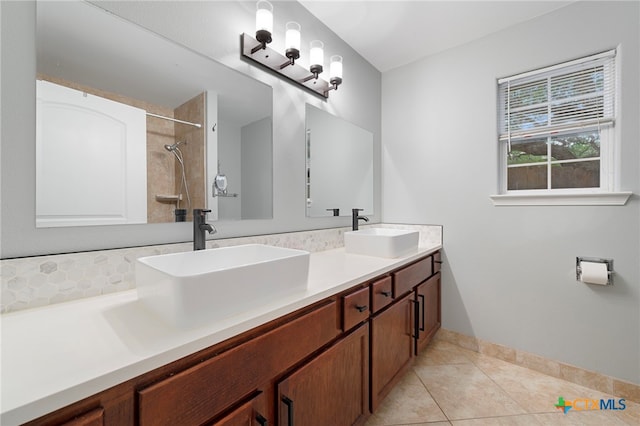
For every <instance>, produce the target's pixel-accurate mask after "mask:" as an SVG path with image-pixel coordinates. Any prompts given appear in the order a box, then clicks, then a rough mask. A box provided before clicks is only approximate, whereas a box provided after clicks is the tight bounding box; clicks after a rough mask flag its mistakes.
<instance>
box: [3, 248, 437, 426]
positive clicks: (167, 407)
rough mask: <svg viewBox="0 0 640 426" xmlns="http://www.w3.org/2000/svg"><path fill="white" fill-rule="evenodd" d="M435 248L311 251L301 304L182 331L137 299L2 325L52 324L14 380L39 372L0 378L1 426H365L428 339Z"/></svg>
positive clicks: (93, 303)
mask: <svg viewBox="0 0 640 426" xmlns="http://www.w3.org/2000/svg"><path fill="white" fill-rule="evenodd" d="M440 248H441V246H439V245H437V246H432V247H420V248H419V250H418V251H417V252H416V253H414V254H412V255H409V256H405V257H402V258H397V259H384V258H375V257H371V256H361V255H354V254H348V253H345V251H344V249H334V250H327V251H325V252H318V253H312V254H311V262H310V270H309V284H308V288H307V291H306V292H305V293H304V294H301V295H297V296H292V297H291V298H283V300H282V301H281V302H280V303H278V304H270V305H269V306H265V307H264V308H261V309H253V310H252V311H251V312H248V313H246V314H244V315H238V316H235V317H234V318H231V319H229V320H226V321H220V322H219V323H217V324H208V325H205V326H202V327H196V328H191V329H179V328H176V327H175V326H171V325H168V324H165V323H162V322H161V321H158V322H156V320H157V318H156V317H154V316H153V315H152V313H151V312H145V311H144V308H143V306H142V305H140V304H139V302H138V301H137V295H136V292H135V291H132V292H127V293H128V294H119V295H112V296H103V297H100V298H95V300H85V301H78V302H73V303H70V304H65V305H59V306H57V307H51V308H43V309H42V312H36V311H40V310H35V311H33V312H31V313H30V312H24V313H20V314H16V315H15V316H12V315H7V316H6V319H7V320H8V323H9V327H13V328H14V329H15V327H18V326H20V325H24V326H25V327H28V324H29V321H32V320H36V321H42V320H44V319H45V318H46V316H47V315H49V316H50V317H51V318H54V316H55V318H57V319H55V320H53V319H52V321H53V322H52V324H51V327H52V329H53V331H51V332H52V333H54V334H55V335H56V336H52V337H51V341H52V342H53V341H55V342H57V343H53V347H52V348H50V351H51V352H52V353H50V354H46V353H40V354H37V353H36V354H33V353H29V354H28V353H27V351H26V350H25V351H23V352H24V353H23V355H24V357H26V358H27V359H24V360H22V364H21V365H16V366H15V368H16V369H20V368H22V367H24V368H25V369H26V368H28V367H27V366H28V365H32V367H34V368H35V369H36V370H38V369H39V370H41V371H40V372H38V371H36V372H33V377H25V378H24V380H25V383H20V380H19V379H20V377H21V375H20V372H16V373H15V374H9V377H8V380H9V382H8V384H7V383H5V384H4V385H3V387H4V389H3V392H16V393H17V394H20V395H21V397H20V398H21V399H22V400H21V401H18V399H20V398H16V400H15V401H9V402H10V403H12V404H13V406H11V407H7V406H6V404H5V407H3V410H6V411H4V412H3V417H2V420H3V424H15V423H23V422H27V423H28V424H34V425H35V424H37V425H54V424H55V425H61V424H63V425H127V424H129V425H136V424H139V425H142V426H144V425H161V424H167V425H176V424H180V425H191V424H194V425H195V424H198V425H199V424H216V425H226V426H231V425H274V424H279V425H289V426H291V425H305V426H313V425H328V424H331V425H352V424H363V423H364V422H365V420H366V419H367V417H368V416H369V415H370V413H371V412H372V411H373V410H375V409H376V408H377V407H378V406H379V404H380V402H381V401H382V399H383V398H384V397H385V396H386V395H387V394H388V392H389V391H390V390H391V389H392V388H393V386H394V385H395V383H396V382H397V381H398V380H399V379H400V377H401V376H402V373H403V372H404V371H405V370H406V369H407V368H408V367H409V366H410V365H411V363H412V360H413V358H414V357H415V355H416V354H417V353H418V352H419V351H420V350H422V348H423V347H424V346H425V345H426V344H427V343H428V341H429V339H431V337H433V335H434V334H435V332H436V331H437V329H438V328H439V327H440V317H441V312H440V287H441V282H440V272H439V270H440V263H439V262H440V251H439V250H440ZM100 299H104V300H100ZM48 309H49V310H50V312H47V310H48ZM38 315H40V316H39V317H38V318H36V319H34V316H38ZM20 316H22V318H21V317H20ZM28 316H31V317H29V318H28ZM74 317H75V318H74ZM61 318H62V319H61ZM64 318H67V319H66V320H65V319H64ZM56 321H57V322H56ZM61 321H62V322H64V321H68V323H69V324H70V323H74V322H76V323H79V324H77V329H75V330H65V331H61V330H57V327H59V326H60V325H61V324H62V322H61ZM5 324H7V322H5ZM9 329H10V330H11V328H9ZM14 331H15V330H14ZM8 337H9V338H10V339H11V337H12V336H11V335H10V336H8ZM60 339H64V342H60ZM87 340H89V341H87ZM65 342H66V344H68V345H69V346H68V347H67V351H66V352H65V351H64V350H63V349H61V348H64V347H65ZM6 343H7V342H3V344H6ZM9 344H11V342H9ZM31 349H35V348H31ZM83 352H85V353H83ZM19 355H20V349H19V348H16V349H15V350H13V351H10V357H11V356H13V357H16V358H17V357H19ZM50 357H52V358H53V359H54V361H53V362H51V365H50V367H49V368H47V369H45V368H44V367H43V366H41V365H34V364H38V363H39V362H41V361H42V362H45V361H44V360H47V359H48V358H50ZM13 361H14V359H10V360H8V362H12V363H13ZM83 363H85V365H86V368H83V367H84V366H85V365H83ZM56 368H58V369H59V370H60V371H58V372H56V371H50V372H48V373H47V371H48V370H49V369H54V370H55V369H56ZM65 369H69V373H68V374H64V370H65ZM3 373H5V372H4V371H3ZM37 374H44V375H45V377H39V378H37V377H35V376H36V375H37ZM67 376H72V377H67ZM73 376H75V377H73ZM56 378H58V379H59V380H58V381H60V380H68V383H66V384H61V383H55V384H54V385H52V384H51V383H49V382H53V381H56ZM3 380H4V378H3ZM39 381H41V383H42V385H43V386H42V387H44V388H45V389H33V387H35V386H36V384H37V383H38V382H39ZM11 387H14V388H15V389H12V388H11ZM47 388H48V389H47ZM61 407H62V408H61ZM5 421H6V423H4V422H5Z"/></svg>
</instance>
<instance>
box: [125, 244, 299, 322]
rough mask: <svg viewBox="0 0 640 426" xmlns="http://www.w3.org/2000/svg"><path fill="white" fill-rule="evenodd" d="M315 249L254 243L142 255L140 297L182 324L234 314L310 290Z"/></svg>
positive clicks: (138, 264)
mask: <svg viewBox="0 0 640 426" xmlns="http://www.w3.org/2000/svg"><path fill="white" fill-rule="evenodd" d="M308 273H309V252H306V251H302V250H294V249H286V248H281V247H273V246H266V245H260V244H248V245H242V246H234V247H223V248H217V249H210V250H199V251H191V252H184V253H175V254H165V255H159V256H149V257H142V258H140V259H138V261H137V262H136V286H137V288H138V298H139V300H140V301H141V302H142V303H143V304H145V305H146V306H147V307H149V308H150V309H151V310H152V311H155V312H156V313H157V314H159V315H160V316H162V317H164V318H165V319H166V320H168V321H169V322H170V323H172V324H174V325H177V326H191V325H197V324H202V323H204V322H213V321H216V320H221V319H224V318H228V317H231V316H233V315H236V314H240V313H243V312H246V311H249V310H251V309H253V308H256V307H259V306H261V305H263V304H266V303H270V302H274V301H276V300H277V299H278V298H281V297H283V296H286V295H289V294H292V293H295V292H301V291H304V289H306V287H307V277H308Z"/></svg>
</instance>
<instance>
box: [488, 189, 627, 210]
mask: <svg viewBox="0 0 640 426" xmlns="http://www.w3.org/2000/svg"><path fill="white" fill-rule="evenodd" d="M631 195H633V193H632V192H626V191H625V192H600V193H589V194H587V193H584V194H518V195H515V194H501V195H490V196H489V198H491V201H492V202H493V205H494V206H624V205H625V204H626V203H627V200H629V197H631Z"/></svg>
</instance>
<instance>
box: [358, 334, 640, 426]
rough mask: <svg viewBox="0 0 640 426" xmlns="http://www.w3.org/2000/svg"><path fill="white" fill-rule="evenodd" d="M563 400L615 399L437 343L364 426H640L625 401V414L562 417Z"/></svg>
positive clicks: (635, 410)
mask: <svg viewBox="0 0 640 426" xmlns="http://www.w3.org/2000/svg"><path fill="white" fill-rule="evenodd" d="M560 396H562V397H564V399H565V400H567V401H573V400H575V399H578V398H586V399H595V400H600V399H609V398H615V396H613V395H607V394H604V393H602V392H598V391H595V390H592V389H589V388H586V387H583V386H580V385H576V384H574V383H571V382H567V381H565V380H561V379H556V378H554V377H551V376H547V375H545V374H542V373H538V372H536V371H533V370H529V369H527V368H524V367H520V366H517V365H515V364H511V363H508V362H505V361H502V360H499V359H497V358H492V357H489V356H486V355H482V354H479V353H477V352H473V351H469V350H467V349H463V348H461V347H459V346H456V345H454V344H452V343H448V342H445V341H441V340H435V341H434V342H432V343H431V344H430V345H429V346H428V347H427V350H426V351H424V352H423V354H421V355H420V356H419V357H418V358H417V359H416V361H415V363H414V365H413V367H412V369H411V370H409V371H408V372H407V373H406V374H405V375H404V377H403V378H402V380H401V381H400V383H398V385H396V387H395V388H394V389H393V390H392V391H391V393H390V394H389V395H388V396H387V397H386V398H385V399H384V401H383V402H382V404H381V405H380V407H379V408H378V409H377V410H376V412H375V413H374V414H373V415H372V416H371V417H370V418H369V420H368V421H367V423H366V425H365V426H397V425H403V426H404V425H412V426H426V425H428V426H440V425H453V426H478V425H492V426H493V425H500V426H502V425H517V426H520V425H522V426H533V425H580V426H582V425H594V426H609V425H611V426H615V425H640V404H637V403H633V402H631V401H625V404H626V409H624V410H592V411H585V410H582V411H578V410H576V409H571V410H569V412H567V414H564V413H563V412H562V411H561V410H559V409H557V408H556V407H555V406H554V404H556V403H557V402H558V397H560ZM615 399H616V401H618V399H617V398H615ZM617 407H620V406H619V405H617Z"/></svg>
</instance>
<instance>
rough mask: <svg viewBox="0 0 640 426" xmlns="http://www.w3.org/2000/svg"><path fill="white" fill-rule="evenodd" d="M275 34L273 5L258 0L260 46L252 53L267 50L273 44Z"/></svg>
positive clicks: (257, 31) (257, 30)
mask: <svg viewBox="0 0 640 426" xmlns="http://www.w3.org/2000/svg"><path fill="white" fill-rule="evenodd" d="M272 32H273V5H271V3H269V2H268V1H267V0H258V2H257V3H256V40H258V41H259V42H260V45H259V46H256V47H254V49H253V50H252V51H251V53H256V52H257V51H258V50H260V49H266V48H267V44H269V43H271V33H272Z"/></svg>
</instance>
